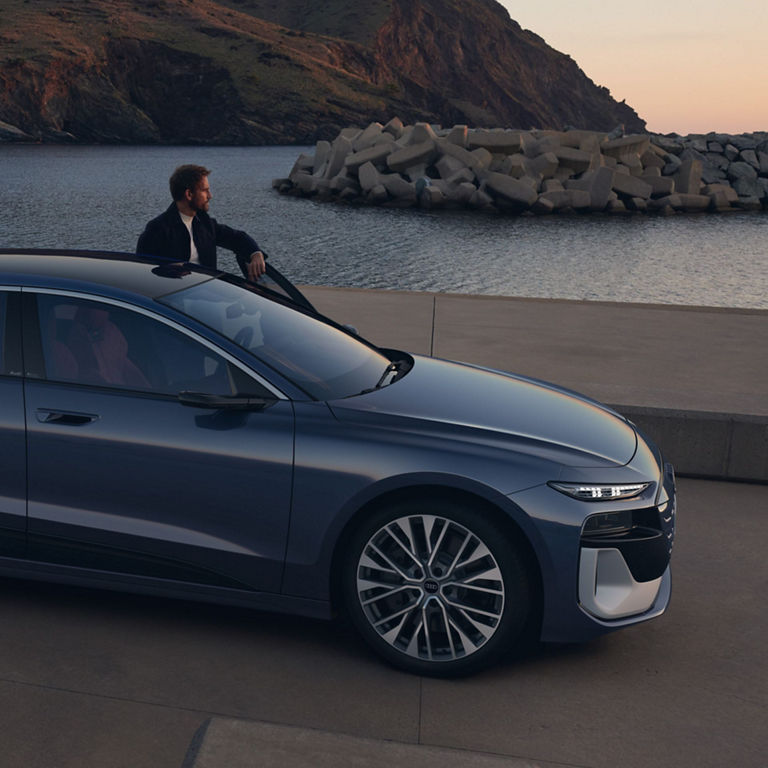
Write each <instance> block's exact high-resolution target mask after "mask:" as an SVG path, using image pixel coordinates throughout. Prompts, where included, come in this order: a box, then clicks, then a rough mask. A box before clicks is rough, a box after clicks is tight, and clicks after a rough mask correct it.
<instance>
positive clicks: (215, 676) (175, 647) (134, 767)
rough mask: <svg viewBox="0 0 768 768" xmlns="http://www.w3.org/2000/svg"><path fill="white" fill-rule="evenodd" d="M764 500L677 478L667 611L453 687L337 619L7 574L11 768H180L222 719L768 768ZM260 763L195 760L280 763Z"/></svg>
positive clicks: (756, 493)
mask: <svg viewBox="0 0 768 768" xmlns="http://www.w3.org/2000/svg"><path fill="white" fill-rule="evenodd" d="M766 510H768V487H766V486H759V485H747V484H737V483H717V482H708V481H701V480H685V479H683V480H681V481H680V516H679V521H678V540H677V545H676V549H675V553H674V560H673V567H674V593H673V601H672V605H671V607H670V609H669V611H668V612H667V614H666V615H664V616H662V617H661V618H659V619H657V620H655V621H653V622H650V623H648V624H646V625H644V626H640V627H635V628H633V629H630V630H627V631H623V632H620V633H617V634H615V635H611V636H609V637H606V638H603V639H601V640H599V641H598V642H595V643H592V644H590V645H586V646H575V647H546V648H544V649H541V650H540V651H539V652H538V653H536V654H535V655H533V656H532V657H530V658H528V659H525V660H523V661H517V662H516V661H513V660H510V661H508V662H507V663H505V664H502V665H501V666H499V667H496V668H495V669H492V670H489V671H487V672H485V673H483V674H481V675H479V676H477V677H473V678H470V679H467V680H461V681H456V682H445V681H440V680H428V679H420V678H418V677H413V676H409V675H406V674H403V673H400V672H397V671H394V670H391V669H389V668H388V667H386V666H384V665H383V664H381V663H380V662H379V661H378V660H377V659H375V658H373V657H372V656H371V655H370V654H369V653H368V651H367V650H366V649H365V648H364V647H363V646H361V645H360V644H359V643H358V641H357V640H356V638H355V637H354V636H353V635H351V634H350V633H349V632H347V631H346V630H344V629H342V628H340V627H339V626H338V625H335V624H326V623H322V622H314V621H309V620H303V619H296V618H286V617H280V616H276V615H271V614H258V613H250V612H245V611H240V610H234V609H225V608H216V607H207V606H199V605H192V604H186V603H179V602H170V601H165V600H157V599H151V598H142V597H132V596H124V595H113V594H107V593H98V592H90V591H86V590H79V589H70V588H57V587H51V586H46V585H35V584H30V583H24V582H14V581H2V582H0V611H1V612H2V617H3V622H2V624H1V625H0V744H2V748H1V751H0V765H2V766H3V768H85V767H88V768H89V767H90V766H94V767H96V768H113V767H117V766H120V767H123V768H166V767H167V766H173V767H174V768H176V767H177V766H181V765H182V763H183V761H184V760H185V756H186V755H187V751H188V747H189V745H190V742H191V741H192V739H193V736H194V734H195V733H196V731H197V730H198V729H199V728H200V726H201V725H202V724H204V723H205V722H206V721H208V720H209V718H211V717H215V718H224V719H223V720H222V719H217V720H215V721H214V724H216V725H217V727H218V728H219V729H221V728H223V729H225V730H227V729H228V732H229V733H231V734H235V732H236V731H237V727H234V726H232V724H231V723H229V722H228V718H242V719H245V720H251V721H261V722H266V723H271V724H283V725H291V726H300V727H302V728H310V729H323V730H327V731H331V732H335V733H340V734H347V735H350V736H354V737H363V738H364V739H388V740H394V741H396V742H402V743H405V744H421V745H429V746H431V747H440V748H451V749H460V750H475V751H479V752H481V753H483V754H484V755H486V756H488V755H491V756H493V755H495V756H511V757H515V758H519V759H521V760H524V761H526V762H531V763H536V764H541V763H547V762H549V763H555V764H562V765H565V766H591V767H594V768H615V766H622V767H623V768H635V767H637V768H657V767H658V768H668V767H669V766H677V767H678V768H687V767H688V766H690V768H708V767H709V766H712V768H715V767H717V768H721V767H722V766H723V765H728V766H734V768H750V767H754V768H758V767H764V766H765V765H766V764H768V753H767V752H766V746H765V723H766V708H767V707H768V674H766V655H765V638H766V636H768V612H766V609H765V590H766V585H767V584H768V560H767V559H766V557H765V551H766V548H767V547H768V515H767V514H766ZM246 725H247V724H246ZM221 733H222V731H221V730H219V734H221ZM235 742H236V740H235V738H234V735H233V742H232V743H233V744H234V743H235ZM246 743H247V742H246ZM350 743H351V744H354V742H350ZM348 746H349V743H348ZM349 748H350V749H353V746H349ZM383 754H384V756H385V758H386V756H387V755H388V754H390V753H389V752H387V751H386V750H385V751H384V753H383ZM238 755H239V757H240V758H243V753H242V752H240V753H238ZM358 756H359V755H358ZM246 757H249V758H250V761H249V762H243V763H236V762H234V760H232V761H229V762H224V763H221V762H220V763H211V762H208V763H207V764H204V763H202V762H199V763H198V765H199V766H204V765H205V768H207V766H215V768H223V766H226V767H227V768H235V766H239V765H253V766H259V765H263V764H269V763H260V762H259V759H258V758H259V753H252V754H250V755H246ZM470 757H471V756H470V755H467V756H466V758H467V760H466V764H467V765H470V764H471V763H470ZM191 759H192V758H190V760H191ZM424 761H425V762H424V764H425V765H429V764H430V763H429V762H428V761H427V760H426V756H425V758H424ZM190 764H194V763H193V762H190V761H189V760H188V762H187V765H190ZM271 764H273V765H274V764H276V763H271ZM283 764H285V765H298V764H300V763H297V762H287V763H283ZM304 764H305V765H312V764H313V760H312V756H311V755H310V756H309V758H308V760H307V761H306V762H305V763H304ZM338 764H339V765H342V764H353V763H352V760H351V755H350V761H349V762H346V763H345V761H341V762H339V763H338ZM354 764H356V765H368V766H377V765H378V764H377V763H376V762H359V761H358V762H357V763H354ZM480 764H482V763H478V765H480ZM390 765H391V763H390Z"/></svg>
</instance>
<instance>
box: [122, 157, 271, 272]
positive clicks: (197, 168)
mask: <svg viewBox="0 0 768 768" xmlns="http://www.w3.org/2000/svg"><path fill="white" fill-rule="evenodd" d="M209 173H210V171H209V170H208V169H207V168H204V167H203V166H202V165H180V166H179V167H178V168H177V169H176V170H175V171H174V172H173V175H172V176H171V178H170V180H169V183H170V187H171V197H172V198H173V202H172V203H171V204H170V206H169V207H168V209H167V210H166V211H165V213H161V214H160V215H159V216H158V217H157V218H155V219H152V221H150V222H149V223H148V224H147V226H146V227H145V228H144V231H143V232H142V233H141V235H139V241H138V243H137V244H136V253H137V254H139V255H147V256H162V257H166V258H169V259H172V260H173V261H178V262H187V261H188V262H192V263H193V264H202V265H203V266H206V267H210V268H211V269H216V246H221V247H222V248H227V249H228V250H230V251H234V252H235V256H236V257H237V262H238V264H239V265H240V268H241V269H242V270H243V273H244V274H245V276H246V277H247V278H248V279H249V280H253V281H256V280H258V279H259V278H260V277H261V276H262V275H263V274H264V271H265V269H266V267H265V265H264V254H263V253H262V252H261V249H260V248H259V246H258V244H257V243H256V241H255V240H254V239H253V238H252V237H251V236H250V235H248V234H246V233H245V232H242V231H240V230H238V229H232V228H231V227H227V226H226V225H224V224H219V223H218V222H217V221H216V219H214V218H213V217H211V216H209V215H208V206H209V203H210V202H211V186H210V184H209V183H208V174H209Z"/></svg>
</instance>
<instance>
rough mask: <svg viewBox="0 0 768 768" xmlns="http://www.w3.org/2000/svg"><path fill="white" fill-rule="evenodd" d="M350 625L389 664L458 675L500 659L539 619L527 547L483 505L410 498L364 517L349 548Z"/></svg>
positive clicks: (425, 672)
mask: <svg viewBox="0 0 768 768" xmlns="http://www.w3.org/2000/svg"><path fill="white" fill-rule="evenodd" d="M343 568H344V570H343V573H342V583H341V585H342V590H343V596H344V601H345V606H346V608H347V612H348V615H349V618H350V620H351V621H352V623H353V625H354V626H355V628H356V629H357V630H358V632H359V633H360V634H361V635H362V637H363V638H364V639H365V640H366V642H367V643H368V644H369V645H370V646H371V647H372V648H373V649H374V650H375V651H376V652H377V653H378V654H380V655H381V656H382V657H384V658H385V659H386V660H387V661H389V662H390V663H391V664H393V665H395V666H397V667H399V668H401V669H404V670H406V671H408V672H412V673H415V674H420V675H429V676H436V677H456V676H460V675H466V674H470V673H473V672H476V671H478V670H480V669H482V668H484V667H487V666H489V665H491V664H493V663H495V662H497V661H498V660H499V659H500V658H501V656H502V655H503V654H504V653H506V652H507V651H509V650H510V649H512V648H513V647H514V646H515V644H516V642H517V640H518V639H519V638H520V637H521V635H522V634H523V631H524V629H525V628H526V625H527V622H528V618H529V615H530V613H531V607H532V605H531V603H532V588H531V579H530V576H529V573H528V570H527V568H526V563H525V558H524V557H523V555H522V552H521V549H520V546H519V544H517V542H516V541H515V539H514V538H513V537H512V536H511V535H510V534H509V533H508V532H507V531H505V530H503V529H502V528H501V527H500V526H499V525H498V524H497V523H496V522H494V521H493V520H492V519H491V516H490V515H489V514H488V510H487V509H485V508H483V507H482V506H480V505H478V506H473V505H470V504H460V503H456V502H452V501H448V500H439V501H435V502H426V501H406V502H400V503H397V504H393V505H391V506H388V507H386V508H382V509H380V510H378V511H377V512H375V513H373V514H371V515H370V516H366V518H365V520H363V521H362V522H360V524H359V525H358V526H357V527H356V528H355V529H354V531H353V533H352V535H351V538H350V540H349V541H348V546H347V555H346V558H345V562H344V566H343Z"/></svg>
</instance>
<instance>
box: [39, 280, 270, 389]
mask: <svg viewBox="0 0 768 768" xmlns="http://www.w3.org/2000/svg"><path fill="white" fill-rule="evenodd" d="M38 313H39V323H40V335H41V339H42V352H43V359H44V363H45V373H46V378H47V379H48V380H52V381H62V382H73V383H77V384H89V385H96V386H101V387H116V388H119V389H129V390H137V391H145V392H154V393H158V394H165V395H177V394H178V393H179V392H181V391H185V390H187V391H193V392H205V393H209V394H214V395H234V394H239V392H238V390H242V388H243V387H244V386H247V385H246V384H244V383H243V376H242V375H241V372H240V371H237V372H236V369H235V368H234V366H231V365H230V363H229V362H227V361H226V360H225V359H224V358H223V357H221V356H220V355H218V354H216V353H215V352H213V351H212V350H210V349H209V348H208V347H207V346H205V345H203V344H200V343H199V342H197V341H195V340H194V339H192V338H190V337H189V336H187V335H186V334H184V333H181V332H180V331H177V330H175V329H173V328H171V327H169V326H168V325H166V324H165V323H162V322H160V321H158V320H154V319H152V318H151V317H147V316H146V315H143V314H140V313H138V312H133V311H131V310H128V309H124V308H122V307H117V306H114V305H111V304H105V303H101V302H97V301H89V300H84V299H76V298H71V297H69V296H57V295H50V294H40V295H39V296H38ZM245 378H246V379H247V378H248V377H245ZM255 386H256V387H258V385H255Z"/></svg>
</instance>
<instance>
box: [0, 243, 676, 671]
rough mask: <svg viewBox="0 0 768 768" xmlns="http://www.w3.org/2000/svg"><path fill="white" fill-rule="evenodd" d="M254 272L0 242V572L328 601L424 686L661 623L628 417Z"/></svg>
mask: <svg viewBox="0 0 768 768" xmlns="http://www.w3.org/2000/svg"><path fill="white" fill-rule="evenodd" d="M268 274H269V276H270V279H269V280H268V281H267V282H266V283H265V284H263V285H262V284H251V283H249V282H247V281H246V280H244V279H242V278H241V277H239V276H235V275H230V274H227V273H224V272H217V271H211V270H207V269H205V268H203V267H200V266H196V265H191V264H184V265H182V264H173V263H168V262H164V261H162V260H159V259H148V258H143V257H139V256H135V255H132V254H120V253H108V252H77V251H53V250H12V249H7V248H6V249H2V250H0V340H1V342H2V346H1V348H0V392H1V393H2V394H1V396H0V424H1V425H2V427H1V429H0V446H1V447H2V455H3V458H4V460H3V464H2V468H0V548H1V550H0V575H4V576H10V577H19V578H23V579H39V580H47V581H52V582H58V583H65V584H75V585H87V586H92V587H98V588H107V589H114V590H124V591H132V592H138V593H148V594H155V595H161V596H166V597H179V598H184V599H192V600H201V601H211V602H216V603H223V604H230V605H236V606H249V607H252V608H256V609H262V610H268V611H282V612H289V613H294V614H301V615H305V616H311V617H322V618H326V619H328V618H332V617H333V616H335V615H336V614H337V613H342V614H344V615H346V616H347V617H348V620H349V621H350V622H351V624H352V625H353V626H354V627H355V628H356V629H357V630H358V632H359V633H360V635H361V636H362V638H363V639H364V640H365V641H366V642H367V643H368V644H369V645H370V647H371V648H372V649H373V650H374V651H376V652H377V653H378V654H379V655H380V656H381V657H383V658H384V659H386V660H387V661H389V662H390V663H391V664H393V665H395V666H397V667H399V668H401V669H404V670H407V671H409V672H412V673H416V674H420V675H434V676H458V675H465V674H469V673H473V672H476V671H477V670H479V669H482V668H484V667H487V666H488V665H491V664H493V663H495V662H497V661H498V660H500V659H501V658H502V657H503V656H504V655H505V654H509V653H512V652H513V651H514V649H516V648H519V647H520V644H521V643H522V642H523V641H524V640H525V639H526V638H528V639H530V638H537V639H540V640H542V641H545V642H546V641H551V642H582V641H587V640H589V639H591V638H594V637H597V636H599V635H601V634H604V633H606V632H610V631H612V630H616V629H619V628H621V627H627V626H630V625H634V624H637V623H638V622H642V621H645V620H647V619H651V618H653V617H657V616H659V615H660V614H662V613H663V612H664V610H665V609H666V607H667V605H668V602H669V599H670V589H671V577H670V567H669V563H670V555H671V551H672V545H673V541H674V528H675V516H676V497H675V477H674V471H673V469H672V467H671V466H670V465H669V464H668V463H665V462H664V460H663V458H662V456H661V453H660V452H659V450H658V448H657V447H655V446H654V445H653V443H652V442H651V441H650V440H649V439H648V438H647V437H645V436H644V435H643V434H641V432H640V431H639V430H638V429H637V428H636V427H635V426H634V425H633V424H632V423H631V422H629V421H628V420H627V419H626V418H624V417H622V416H621V415H619V414H618V413H616V412H614V411H613V410H611V409H610V408H608V407H606V406H604V405H601V404H599V403H597V402H595V401H593V400H591V399H589V398H587V397H584V396H582V395H579V394H576V393H574V392H571V391H569V390H566V389H563V388H562V387H559V386H556V385H554V384H549V383H546V382H542V381H538V380H535V379H532V378H528V377H526V376H522V375H517V374H512V373H507V372H502V371H496V370H490V369H485V368H480V367H477V366H474V365H468V364H462V363H457V362H451V361H447V360H440V359H433V358H430V357H425V356H419V355H412V354H409V353H408V352H406V351H402V350H395V349H383V348H379V347H377V346H375V345H374V344H371V343H369V342H368V341H366V340H365V339H363V338H361V337H360V336H359V335H357V334H356V333H355V332H354V330H351V329H350V328H348V327H345V326H344V325H341V324H339V323H337V322H335V321H333V320H331V319H329V318H327V317H324V316H322V315H321V314H319V313H318V312H317V311H316V310H315V309H314V308H313V307H312V305H311V303H310V302H309V301H308V300H307V299H306V298H305V297H304V296H303V294H301V292H300V291H298V290H297V289H296V288H295V287H294V286H293V285H292V284H291V283H290V281H288V280H286V279H285V278H284V277H283V276H282V275H280V273H279V272H278V271H277V270H276V269H275V268H274V267H272V266H270V268H269V272H268ZM393 322H396V320H394V319H393Z"/></svg>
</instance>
